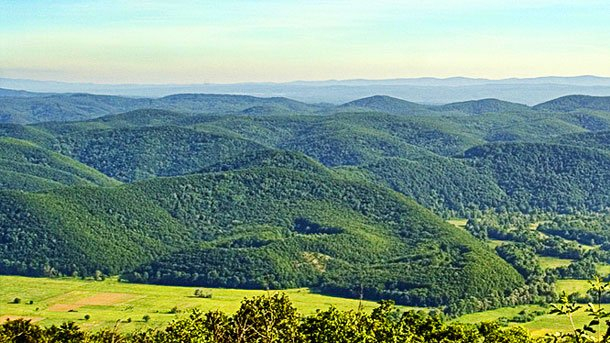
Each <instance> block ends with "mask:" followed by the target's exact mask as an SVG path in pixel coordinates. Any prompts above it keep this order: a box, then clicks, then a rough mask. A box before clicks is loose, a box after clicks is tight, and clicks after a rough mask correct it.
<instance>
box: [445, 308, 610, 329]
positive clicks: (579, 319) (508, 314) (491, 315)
mask: <svg viewBox="0 0 610 343" xmlns="http://www.w3.org/2000/svg"><path fill="white" fill-rule="evenodd" d="M585 307H586V306H584V305H582V308H581V309H579V310H578V311H577V312H576V313H575V314H574V323H575V325H576V327H582V326H583V325H584V324H587V323H588V322H589V321H590V320H591V317H589V314H588V313H587V312H585V311H584V309H585ZM604 308H605V309H606V310H609V309H610V306H604ZM523 310H525V311H527V312H535V311H545V314H543V315H541V316H537V317H536V318H535V319H534V320H533V321H531V322H528V323H510V324H509V325H510V326H522V327H524V328H526V329H528V330H529V331H530V332H531V334H532V335H533V336H534V337H541V336H544V335H545V334H547V333H555V332H559V331H561V332H567V331H571V330H572V325H571V324H570V320H569V319H568V318H567V317H565V316H558V315H555V314H549V308H545V307H542V306H539V305H521V306H515V307H503V308H499V309H496V310H491V311H484V312H478V313H471V314H467V315H464V316H461V317H459V318H458V319H456V321H458V322H462V323H477V322H481V321H494V320H497V319H499V318H502V317H505V318H508V319H511V318H513V317H514V316H516V315H518V314H519V312H521V311H523ZM599 328H600V331H602V332H605V331H606V325H605V324H602V325H601V326H600V327H599Z"/></svg>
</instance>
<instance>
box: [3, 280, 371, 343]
mask: <svg viewBox="0 0 610 343" xmlns="http://www.w3.org/2000/svg"><path fill="white" fill-rule="evenodd" d="M196 289H197V288H191V287H174V286H155V285H145V284H130V283H124V282H118V281H117V279H116V278H109V279H106V280H105V281H93V280H80V279H73V278H60V279H49V278H29V277H20V276H0V320H2V321H4V320H6V319H15V318H28V319H32V320H33V321H35V322H37V323H39V324H41V325H45V326H46V325H53V324H61V323H63V322H66V321H73V322H76V323H77V324H78V325H79V326H81V327H83V328H85V329H89V330H96V329H101V328H105V327H114V326H117V327H118V329H119V330H121V331H132V330H135V329H139V328H145V327H157V326H161V325H163V324H165V323H167V322H169V321H171V320H172V319H174V318H177V317H178V316H181V315H185V312H186V311H188V310H189V309H192V308H199V309H201V310H203V311H209V310H221V311H224V312H234V311H236V310H237V309H238V308H239V305H240V302H241V301H242V300H243V299H244V298H246V297H253V296H257V295H263V294H266V293H267V291H264V290H242V289H220V288H213V289H204V290H205V291H207V292H210V293H211V294H212V297H211V298H198V297H195V296H194V293H195V290H196ZM269 292H271V293H272V292H275V291H269ZM281 292H283V293H286V294H288V295H289V296H290V299H291V300H292V302H293V303H294V305H295V306H296V307H297V308H298V310H299V311H300V312H301V313H303V314H310V313H313V312H315V311H316V309H326V308H328V307H330V306H335V307H337V308H338V309H341V310H357V309H358V308H359V307H360V306H361V308H362V310H364V311H370V310H372V309H373V308H375V307H376V306H377V304H376V303H375V302H371V301H362V302H360V301H358V300H354V299H345V298H337V297H330V296H324V295H319V294H315V293H312V292H311V291H310V290H308V289H306V288H301V289H288V290H282V291H281ZM15 298H19V299H20V302H19V303H18V304H16V303H14V300H15ZM30 301H31V302H32V304H30ZM86 315H88V317H89V319H85V316H86ZM144 316H148V317H149V318H150V319H149V320H148V321H144V319H143V318H144Z"/></svg>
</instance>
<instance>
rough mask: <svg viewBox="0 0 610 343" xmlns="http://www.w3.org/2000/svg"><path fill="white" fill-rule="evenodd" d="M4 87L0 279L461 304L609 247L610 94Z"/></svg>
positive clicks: (520, 291)
mask: <svg viewBox="0 0 610 343" xmlns="http://www.w3.org/2000/svg"><path fill="white" fill-rule="evenodd" d="M6 94H7V95H5V96H1V95H0V121H1V122H3V124H1V125H0V272H1V273H6V274H20V275H33V276H60V275H72V276H80V277H86V276H89V275H94V274H96V273H102V274H107V275H117V274H118V275H120V276H121V278H122V279H123V280H127V281H131V282H144V283H156V284H174V285H197V286H218V287H241V288H261V289H265V288H270V289H281V288H288V287H311V288H314V289H315V290H317V291H319V292H323V293H326V294H332V295H340V296H348V297H354V298H358V297H364V298H367V299H375V300H381V299H392V300H394V301H395V302H396V303H398V304H404V305H418V306H442V307H443V310H444V311H445V313H446V314H449V315H458V314H462V313H467V312H472V311H479V310H484V309H490V308H496V307H500V306H504V305H515V304H523V303H532V302H548V301H550V300H553V299H556V296H557V295H556V294H555V292H554V288H553V285H554V282H555V281H556V280H558V279H562V278H577V279H587V278H590V277H591V275H592V274H594V273H595V272H596V264H598V263H606V262H609V261H610V258H609V254H608V251H610V236H609V235H608V234H607V233H606V232H605V231H606V230H605V227H606V226H607V225H606V224H607V223H608V222H609V221H610V219H608V217H609V216H608V214H607V210H608V208H609V207H610V196H609V195H608V193H607V189H608V188H609V186H610V145H608V144H607V142H608V139H607V136H608V134H609V132H610V111H608V107H607V105H608V102H609V99H608V98H600V97H585V96H571V97H566V98H561V99H557V100H553V101H550V102H548V103H545V104H541V105H538V106H533V107H530V106H526V105H521V104H514V103H509V102H505V101H500V100H496V99H483V100H473V101H468V102H462V103H455V104H447V105H442V106H430V105H421V104H415V103H412V102H408V101H405V100H401V99H396V98H391V97H387V96H374V97H369V98H364V99H359V100H355V101H352V102H349V103H346V104H343V105H332V104H305V103H301V102H297V101H293V100H290V99H286V98H257V97H249V96H238V95H202V94H182V95H174V96H168V97H164V98H158V99H144V98H138V99H136V98H121V97H109V96H97V95H89V94H47V95H44V94H43V95H41V94H33V95H29V93H28V94H20V95H18V96H15V95H11V94H12V93H10V92H9V93H6ZM454 217H461V218H467V219H468V222H467V223H466V225H465V227H464V228H458V227H455V226H452V225H450V224H447V223H446V222H445V221H444V220H443V219H448V218H454ZM494 242H495V243H494ZM498 242H501V243H502V244H499V243H498ZM492 243H493V244H495V245H492ZM583 245H587V247H588V248H584V247H583ZM540 257H557V258H562V259H568V260H570V261H571V262H570V263H569V265H565V266H560V267H556V268H542V267H541V265H540V262H539V258H540Z"/></svg>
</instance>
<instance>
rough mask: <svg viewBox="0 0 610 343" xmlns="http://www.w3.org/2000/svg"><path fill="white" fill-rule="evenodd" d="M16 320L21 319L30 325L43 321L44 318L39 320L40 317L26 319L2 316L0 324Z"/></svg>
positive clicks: (23, 317)
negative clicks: (29, 322)
mask: <svg viewBox="0 0 610 343" xmlns="http://www.w3.org/2000/svg"><path fill="white" fill-rule="evenodd" d="M17 319H23V320H29V321H31V322H32V323H36V322H38V321H41V320H43V319H44V318H40V317H26V316H11V315H4V316H0V323H4V322H6V321H7V320H17Z"/></svg>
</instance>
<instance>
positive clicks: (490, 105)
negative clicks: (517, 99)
mask: <svg viewBox="0 0 610 343" xmlns="http://www.w3.org/2000/svg"><path fill="white" fill-rule="evenodd" d="M434 109H435V110H437V111H444V112H448V111H458V112H462V113H466V114H486V113H505V114H509V113H515V112H517V113H518V112H531V109H530V107H529V106H527V105H523V104H516V103H513V102H508V101H502V100H498V99H481V100H470V101H464V102H455V103H451V104H447V105H442V106H439V107H436V108H434Z"/></svg>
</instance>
